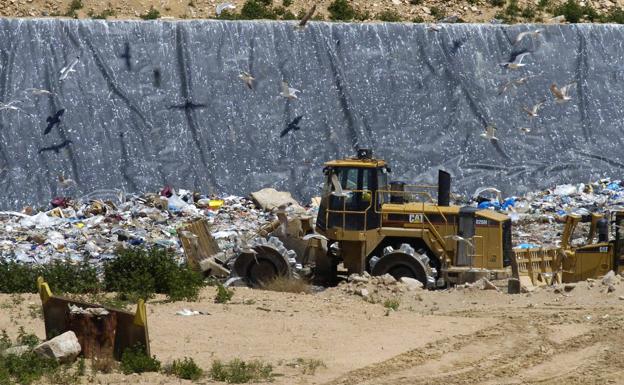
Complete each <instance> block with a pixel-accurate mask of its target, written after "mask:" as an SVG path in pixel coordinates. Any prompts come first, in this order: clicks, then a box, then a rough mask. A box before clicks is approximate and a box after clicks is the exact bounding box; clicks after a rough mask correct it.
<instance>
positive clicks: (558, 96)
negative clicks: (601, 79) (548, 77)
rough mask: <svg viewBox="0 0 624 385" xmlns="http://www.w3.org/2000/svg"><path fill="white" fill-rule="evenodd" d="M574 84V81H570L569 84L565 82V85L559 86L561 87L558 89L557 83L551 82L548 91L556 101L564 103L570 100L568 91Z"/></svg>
mask: <svg viewBox="0 0 624 385" xmlns="http://www.w3.org/2000/svg"><path fill="white" fill-rule="evenodd" d="M574 84H576V82H572V83H570V84H567V85H565V86H563V87H561V89H559V88H558V87H557V84H555V83H553V84H551V85H550V92H552V94H553V96H554V97H555V101H556V102H557V103H565V102H567V101H568V100H572V98H571V97H570V95H568V92H569V91H570V87H572V86H573V85H574Z"/></svg>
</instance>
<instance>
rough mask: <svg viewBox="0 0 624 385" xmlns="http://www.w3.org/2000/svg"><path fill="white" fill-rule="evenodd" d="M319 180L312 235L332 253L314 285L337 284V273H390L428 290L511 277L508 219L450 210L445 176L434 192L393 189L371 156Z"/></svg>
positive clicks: (344, 162) (329, 166)
mask: <svg viewBox="0 0 624 385" xmlns="http://www.w3.org/2000/svg"><path fill="white" fill-rule="evenodd" d="M323 172H324V174H325V183H324V187H323V192H322V196H321V204H320V207H319V212H318V216H317V220H316V232H318V233H320V234H322V235H323V236H325V237H326V238H327V240H328V241H327V242H328V244H329V247H328V252H327V255H326V256H317V257H316V261H315V267H314V274H315V278H316V281H317V282H318V283H325V284H327V283H332V282H333V281H335V280H336V276H337V274H338V267H339V266H340V265H341V266H342V267H343V268H344V269H346V273H347V274H352V273H358V274H361V273H363V272H364V271H368V272H369V273H371V274H373V275H383V274H386V273H388V274H391V275H392V276H394V277H395V278H400V277H410V278H415V279H418V280H419V281H421V282H422V283H423V284H424V285H425V286H426V287H429V288H432V287H436V286H437V287H443V286H446V285H448V284H458V283H463V282H471V281H474V280H476V279H478V278H480V277H482V276H487V277H488V278H505V277H507V276H509V275H510V271H511V270H510V269H509V268H507V266H509V265H510V264H511V260H512V253H513V251H512V244H511V221H510V219H509V217H508V216H507V215H504V214H500V213H497V212H494V211H491V210H480V209H477V208H474V207H460V206H453V205H450V204H449V201H450V188H451V178H450V175H449V174H448V173H446V172H444V171H439V180H438V186H423V185H421V186H410V185H407V184H405V183H402V182H390V180H389V174H390V172H391V170H390V167H389V166H388V164H387V163H386V162H385V161H384V160H382V159H375V158H374V157H373V156H372V152H371V151H370V150H368V149H360V150H358V152H357V156H356V157H353V158H347V159H341V160H333V161H329V162H327V163H325V168H324V169H323ZM436 192H437V194H436ZM434 195H437V196H435V197H434Z"/></svg>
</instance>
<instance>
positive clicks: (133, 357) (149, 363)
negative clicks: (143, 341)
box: [120, 345, 160, 374]
mask: <svg viewBox="0 0 624 385" xmlns="http://www.w3.org/2000/svg"><path fill="white" fill-rule="evenodd" d="M120 368H121V371H122V372H123V373H124V374H131V373H145V372H157V371H159V370H160V361H158V360H157V359H156V357H154V356H152V357H150V356H148V355H147V354H145V349H144V348H143V346H141V345H136V346H134V347H130V348H127V349H126V350H124V352H123V354H122V355H121V366H120Z"/></svg>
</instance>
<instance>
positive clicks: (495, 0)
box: [488, 0, 506, 7]
mask: <svg viewBox="0 0 624 385" xmlns="http://www.w3.org/2000/svg"><path fill="white" fill-rule="evenodd" d="M505 2H506V0H488V3H490V4H491V5H493V6H495V7H502V6H503V5H505Z"/></svg>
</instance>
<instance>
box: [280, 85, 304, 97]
mask: <svg viewBox="0 0 624 385" xmlns="http://www.w3.org/2000/svg"><path fill="white" fill-rule="evenodd" d="M297 92H301V91H299V90H298V89H296V88H291V87H289V86H288V83H287V82H282V92H280V95H281V96H282V97H284V98H286V99H290V100H292V99H299V98H298V97H297Z"/></svg>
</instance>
